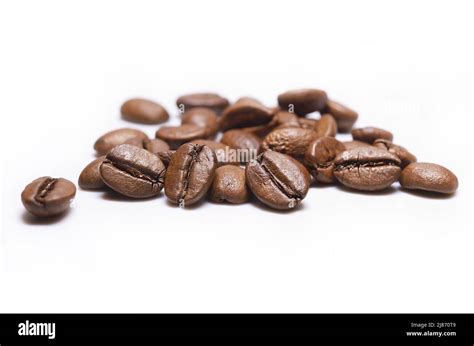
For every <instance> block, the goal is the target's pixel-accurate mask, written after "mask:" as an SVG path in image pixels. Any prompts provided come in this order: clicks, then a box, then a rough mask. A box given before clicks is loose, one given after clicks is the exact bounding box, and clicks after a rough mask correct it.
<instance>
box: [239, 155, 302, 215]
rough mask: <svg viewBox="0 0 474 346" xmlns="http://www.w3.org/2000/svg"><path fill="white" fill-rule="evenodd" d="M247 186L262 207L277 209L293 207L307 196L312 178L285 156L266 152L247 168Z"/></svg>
mask: <svg viewBox="0 0 474 346" xmlns="http://www.w3.org/2000/svg"><path fill="white" fill-rule="evenodd" d="M245 176H246V178H247V184H248V186H249V188H250V190H252V192H253V194H254V195H255V196H256V197H257V198H258V199H259V200H260V201H261V202H262V203H264V204H266V205H268V206H269V207H271V208H274V209H279V210H288V209H292V208H295V207H296V206H297V205H298V204H299V203H300V202H301V201H302V200H303V199H304V198H305V196H306V194H307V193H308V189H309V185H310V182H311V177H310V175H309V173H308V171H307V170H306V168H305V167H304V166H303V165H302V164H301V163H299V162H298V161H296V160H295V159H293V158H292V157H290V156H288V155H284V154H281V153H278V152H275V151H265V152H263V153H262V154H260V155H259V156H258V158H257V159H256V160H254V161H251V162H250V163H249V164H248V165H247V167H246V169H245Z"/></svg>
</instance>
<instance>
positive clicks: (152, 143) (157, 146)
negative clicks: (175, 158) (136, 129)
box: [144, 138, 170, 154]
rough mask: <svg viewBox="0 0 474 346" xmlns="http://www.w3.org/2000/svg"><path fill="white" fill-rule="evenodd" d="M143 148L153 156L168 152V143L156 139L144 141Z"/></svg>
mask: <svg viewBox="0 0 474 346" xmlns="http://www.w3.org/2000/svg"><path fill="white" fill-rule="evenodd" d="M144 148H145V149H146V150H148V151H149V152H150V153H153V154H157V153H159V152H162V151H168V150H170V146H169V145H168V143H166V142H165V141H163V140H161V139H158V138H155V139H150V140H147V141H145V142H144Z"/></svg>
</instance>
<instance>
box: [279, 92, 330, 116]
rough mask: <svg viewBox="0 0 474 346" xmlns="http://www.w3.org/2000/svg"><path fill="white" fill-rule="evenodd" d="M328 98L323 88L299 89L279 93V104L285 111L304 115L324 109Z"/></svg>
mask: <svg viewBox="0 0 474 346" xmlns="http://www.w3.org/2000/svg"><path fill="white" fill-rule="evenodd" d="M327 99H328V96H327V94H326V92H324V91H322V90H318V89H299V90H291V91H287V92H285V93H283V94H280V95H278V104H279V105H280V107H281V109H283V110H285V111H289V112H291V113H296V114H298V115H301V116H303V115H306V114H308V113H312V112H316V111H320V110H322V109H323V108H324V107H325V106H326V102H327Z"/></svg>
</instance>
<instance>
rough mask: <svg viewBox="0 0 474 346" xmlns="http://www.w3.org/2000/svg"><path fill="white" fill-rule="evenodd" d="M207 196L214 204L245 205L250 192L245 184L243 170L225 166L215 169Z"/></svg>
mask: <svg viewBox="0 0 474 346" xmlns="http://www.w3.org/2000/svg"><path fill="white" fill-rule="evenodd" d="M209 196H210V198H211V200H213V201H214V202H218V203H222V202H229V203H233V204H240V203H245V202H247V201H248V199H249V197H250V192H249V189H248V187H247V184H246V183H245V169H243V168H241V167H238V166H232V165H225V166H222V167H219V168H217V169H216V174H215V176H214V180H213V182H212V185H211V188H210V190H209Z"/></svg>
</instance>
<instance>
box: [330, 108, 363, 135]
mask: <svg viewBox="0 0 474 346" xmlns="http://www.w3.org/2000/svg"><path fill="white" fill-rule="evenodd" d="M323 113H329V114H331V115H332V116H333V117H334V119H336V122H337V129H338V130H339V132H349V131H350V130H351V129H352V126H353V125H354V123H355V122H356V121H357V118H358V117H359V115H358V114H357V112H355V111H353V110H352V109H350V108H348V107H346V106H344V105H343V104H340V103H338V102H336V101H332V100H328V101H327V102H326V107H325V108H324V110H323Z"/></svg>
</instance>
